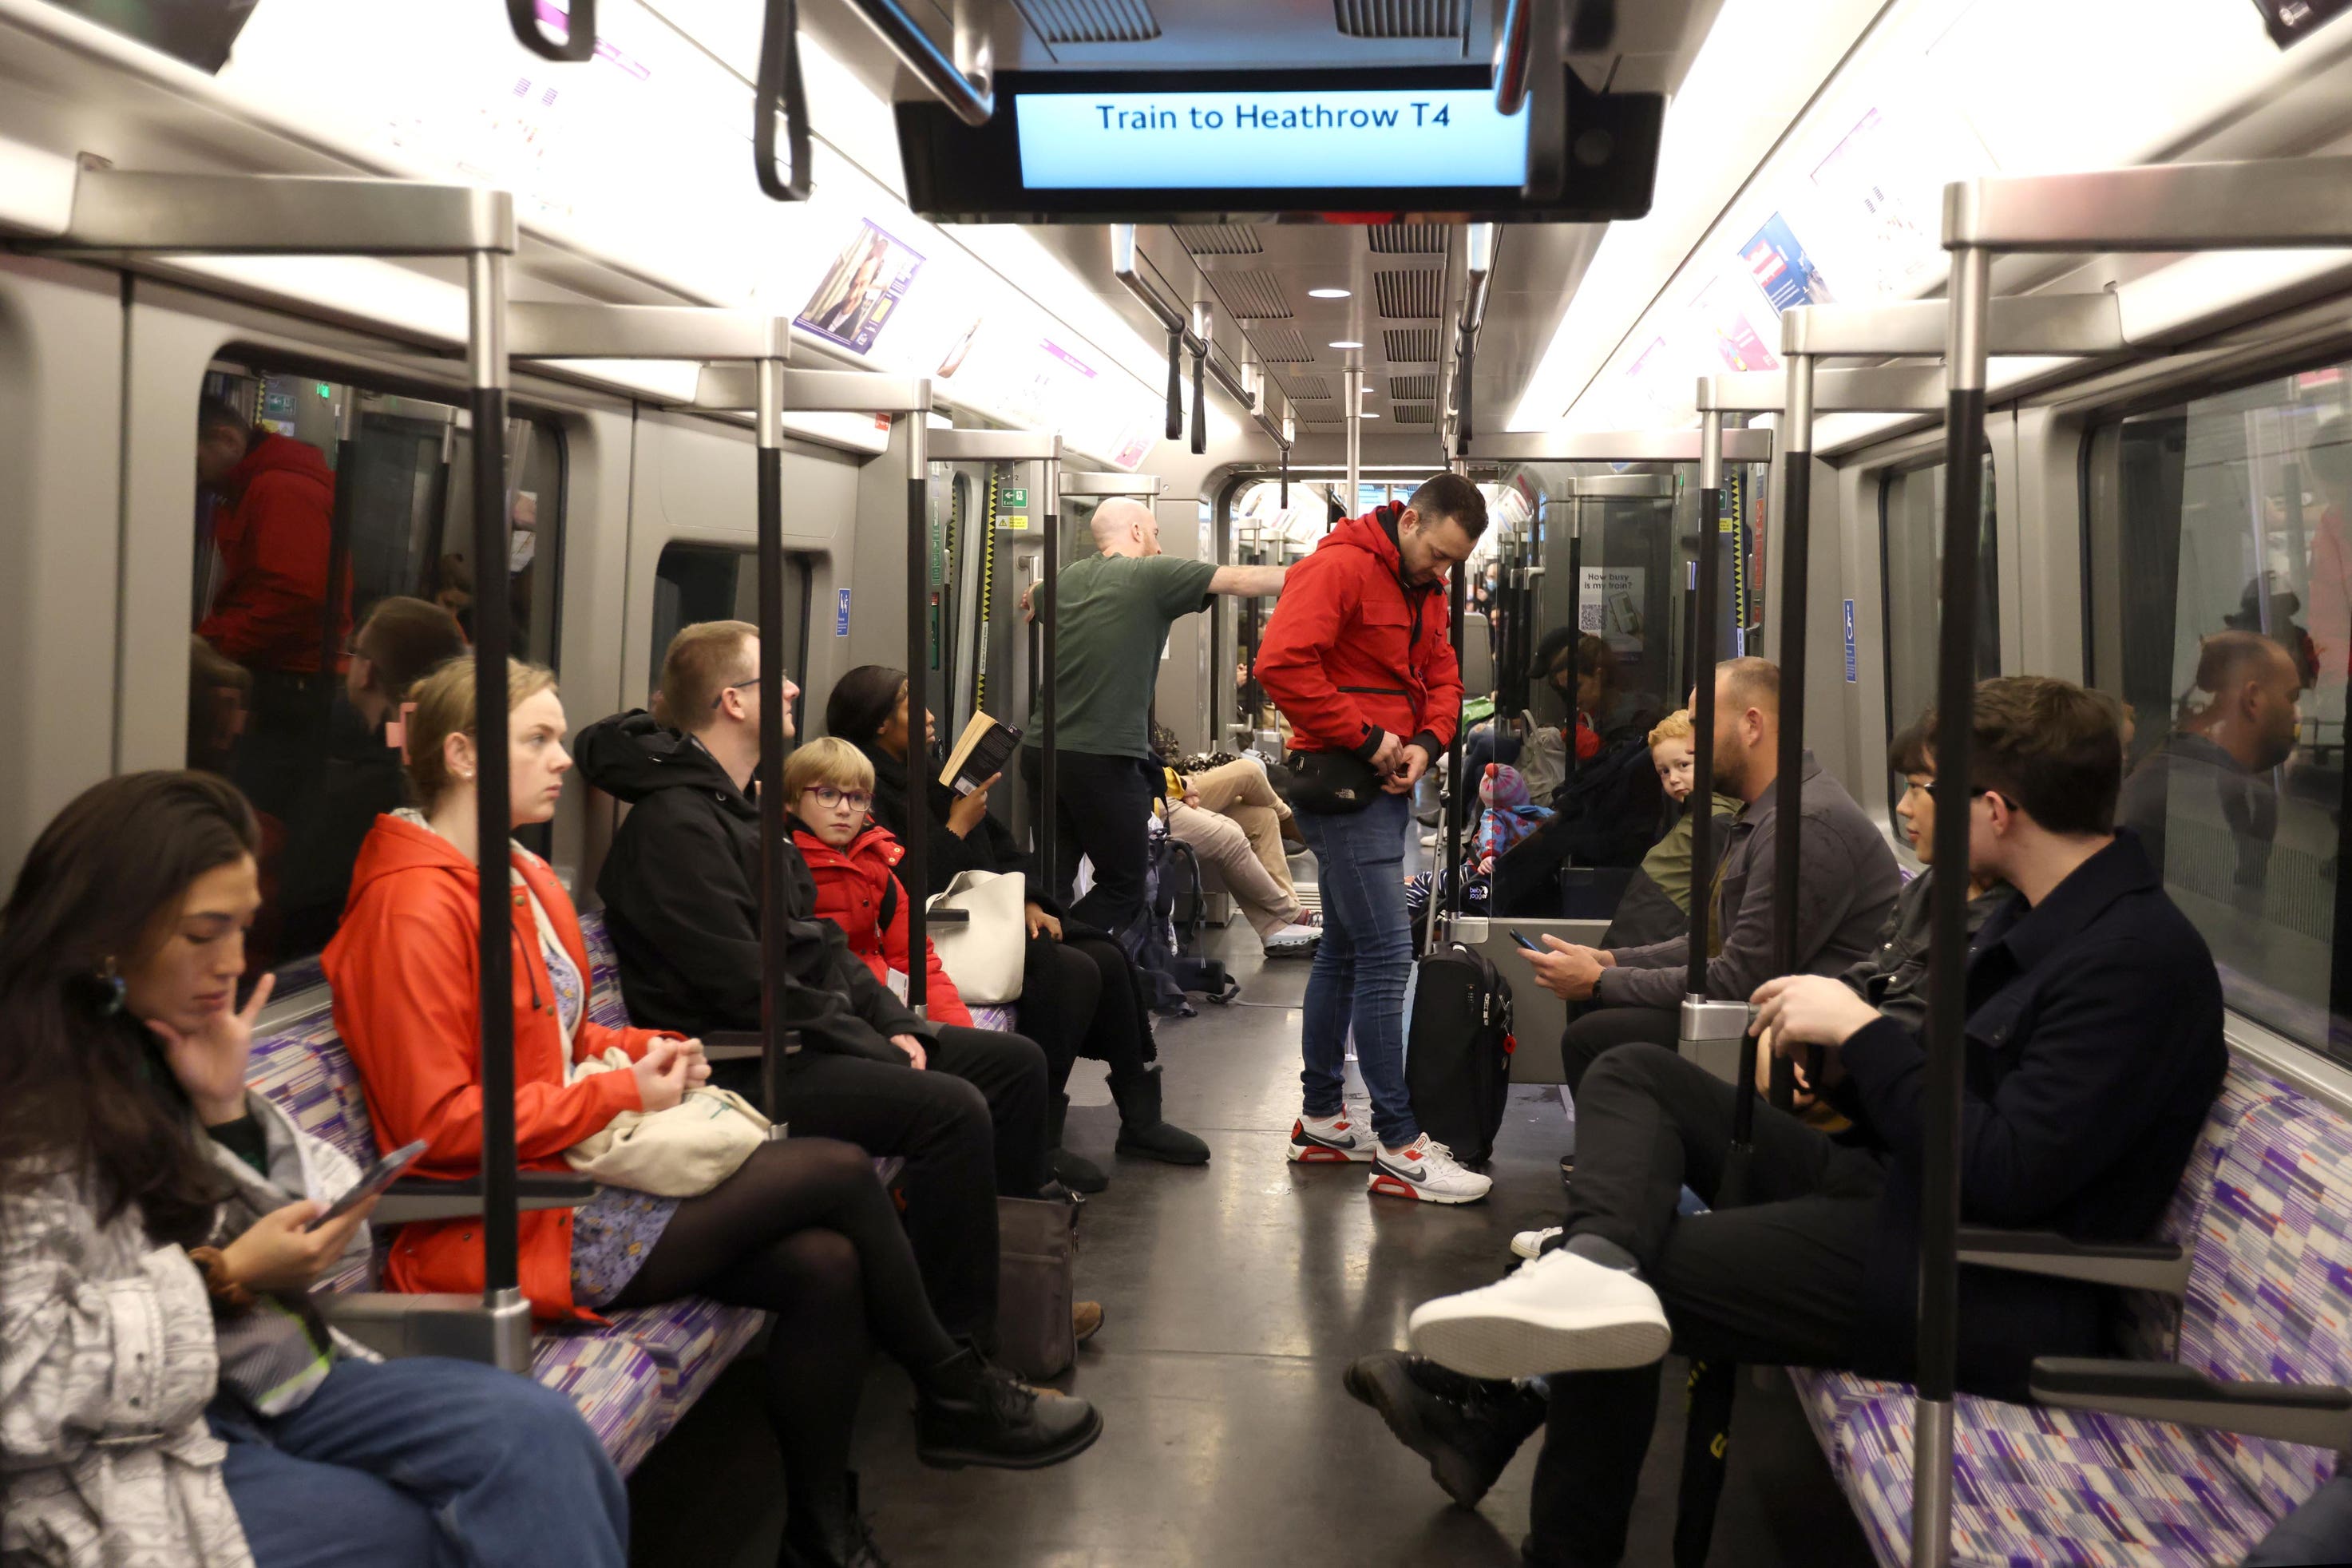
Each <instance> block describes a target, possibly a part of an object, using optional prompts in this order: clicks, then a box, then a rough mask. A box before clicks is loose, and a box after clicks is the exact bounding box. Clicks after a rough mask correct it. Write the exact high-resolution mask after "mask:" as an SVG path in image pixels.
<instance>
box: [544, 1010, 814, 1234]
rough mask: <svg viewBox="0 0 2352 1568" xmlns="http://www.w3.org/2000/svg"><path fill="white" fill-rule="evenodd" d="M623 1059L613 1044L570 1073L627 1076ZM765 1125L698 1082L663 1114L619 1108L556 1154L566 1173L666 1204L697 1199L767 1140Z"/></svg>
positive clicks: (736, 1099)
mask: <svg viewBox="0 0 2352 1568" xmlns="http://www.w3.org/2000/svg"><path fill="white" fill-rule="evenodd" d="M631 1065H632V1064H631V1062H630V1060H629V1053H628V1052H626V1051H625V1050H623V1049H621V1048H620V1047H618V1046H614V1047H611V1048H610V1049H608V1050H606V1051H605V1052H604V1055H603V1056H601V1057H591V1058H589V1059H587V1060H586V1061H583V1062H581V1063H578V1064H577V1065H575V1066H574V1067H573V1068H572V1081H573V1082H577V1081H579V1080H580V1079H583V1078H585V1077H587V1076H588V1075H589V1074H591V1073H600V1072H626V1071H628V1070H629V1068H630V1067H631ZM768 1125H769V1124H768V1119H767V1118H766V1117H764V1116H762V1115H761V1114H760V1113H759V1112H758V1111H756V1110H752V1109H751V1103H750V1101H748V1100H744V1099H743V1097H742V1096H740V1095H739V1094H736V1093H734V1092H733V1091H731V1090H730V1089H719V1088H716V1087H714V1086H713V1085H710V1084H707V1083H706V1084H702V1085H699V1086H698V1087H696V1088H693V1089H688V1090H687V1091H686V1097H685V1098H684V1099H683V1100H679V1101H678V1103H677V1104H676V1105H673V1106H671V1107H670V1108H669V1109H668V1110H656V1111H654V1112H652V1113H650V1114H648V1113H646V1112H645V1111H640V1110H625V1111H623V1112H621V1113H620V1114H619V1115H618V1116H615V1117H614V1118H613V1120H612V1121H608V1122H606V1123H605V1124H604V1127H603V1129H602V1130H600V1131H595V1132H592V1133H590V1134H589V1135H588V1136H587V1137H585V1138H583V1139H582V1140H581V1141H580V1142H577V1143H574V1144H573V1145H572V1147H571V1148H569V1149H566V1150H565V1151H564V1152H563V1157H564V1159H565V1160H566V1161H568V1162H569V1163H571V1166H572V1169H573V1170H575V1171H577V1172H579V1173H581V1174H582V1175H583V1176H591V1177H593V1178H594V1179H595V1180H596V1181H598V1182H601V1183H603V1184H604V1185H606V1186H609V1187H628V1188H631V1189H633V1190H634V1191H636V1192H640V1193H652V1194H656V1196H659V1197H665V1198H693V1197H700V1196H701V1195H702V1194H705V1193H707V1192H709V1190H710V1189H711V1188H713V1187H715V1186H717V1185H718V1184H719V1183H721V1182H723V1181H725V1180H726V1179H727V1178H728V1177H730V1176H731V1175H733V1174H734V1173H735V1172H736V1169H737V1167H739V1166H740V1165H741V1164H742V1163H743V1162H744V1161H746V1160H748V1159H750V1158H751V1152H752V1151H753V1150H755V1149H757V1148H758V1147H759V1146H760V1145H761V1144H762V1143H764V1142H767V1141H768Z"/></svg>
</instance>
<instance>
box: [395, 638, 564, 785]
mask: <svg viewBox="0 0 2352 1568" xmlns="http://www.w3.org/2000/svg"><path fill="white" fill-rule="evenodd" d="M554 689H555V671H553V670H551V669H550V668H547V667H546V666H545V665H541V664H525V663H524V662H523V661H522V660H520V659H519V658H510V659H509V660H507V711H508V712H509V713H511V712H513V711H514V710H516V709H518V708H520V707H521V706H522V705H523V704H524V703H525V702H527V701H529V700H530V699H532V698H534V697H536V696H538V695H539V694H540V693H541V692H542V691H552V690H554ZM408 699H409V706H410V707H411V708H412V709H413V710H414V711H412V712H410V714H409V715H408V719H407V729H406V731H405V732H406V735H407V741H408V747H407V749H408V787H409V789H410V790H411V791H412V792H413V793H414V794H415V796H416V804H417V805H420V806H423V807H424V808H425V810H427V811H430V810H432V809H433V807H434V806H435V805H437V804H438V803H439V802H440V799H441V797H442V796H443V795H446V794H447V793H448V791H449V785H450V783H451V780H450V777H449V758H448V741H449V737H450V736H452V735H464V736H466V737H467V738H468V739H471V738H472V737H473V734H474V661H473V660H472V659H470V658H453V659H451V660H450V661H449V662H448V663H446V664H445V665H443V666H442V667H441V668H438V669H436V670H435V671H434V672H433V673H432V674H430V675H428V676H426V677H425V679H422V680H420V681H418V682H417V683H416V684H415V686H413V687H411V688H410V689H409V692H408Z"/></svg>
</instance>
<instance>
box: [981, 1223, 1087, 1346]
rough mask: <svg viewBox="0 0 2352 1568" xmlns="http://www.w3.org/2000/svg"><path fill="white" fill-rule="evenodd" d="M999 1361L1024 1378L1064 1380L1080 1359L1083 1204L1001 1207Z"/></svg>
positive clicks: (997, 1286)
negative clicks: (1076, 1318) (1073, 1316)
mask: <svg viewBox="0 0 2352 1568" xmlns="http://www.w3.org/2000/svg"><path fill="white" fill-rule="evenodd" d="M996 1234H997V1243H996V1247H997V1251H996V1257H997V1263H996V1340H997V1359H998V1360H999V1361H1001V1362H1003V1363H1004V1364H1005V1365H1006V1366H1008V1367H1011V1368H1012V1369H1013V1371H1014V1372H1016V1373H1020V1374H1021V1375H1022V1376H1023V1377H1025V1378H1030V1379H1033V1380H1036V1379H1044V1378H1049V1377H1059V1376H1060V1375H1061V1374H1062V1373H1066V1372H1067V1371H1069V1370H1070V1367H1071V1365H1072V1363H1075V1362H1076V1360H1077V1359H1078V1338H1077V1331H1076V1326H1075V1325H1074V1324H1073V1323H1072V1322H1071V1320H1070V1312H1071V1310H1072V1309H1073V1308H1074V1307H1075V1306H1076V1304H1077V1299H1078V1202H1077V1200H1076V1198H1063V1199H1060V1200H1058V1201H1048V1200H1045V1199H1042V1198H999V1199H997V1200H996Z"/></svg>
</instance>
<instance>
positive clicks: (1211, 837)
mask: <svg viewBox="0 0 2352 1568" xmlns="http://www.w3.org/2000/svg"><path fill="white" fill-rule="evenodd" d="M1185 782H1186V783H1188V784H1191V785H1192V792H1193V794H1195V795H1198V796H1199V797H1200V801H1201V804H1200V805H1198V806H1197V807H1196V806H1192V805H1185V804H1183V803H1182V802H1181V801H1171V802H1170V803H1169V806H1168V831H1169V832H1171V833H1172V834H1174V835H1175V836H1176V837H1178V838H1179V839H1181V840H1182V841H1183V842H1184V843H1186V844H1188V845H1190V846H1192V853H1194V854H1195V855H1197V856H1199V857H1200V858H1202V860H1203V861H1204V862H1206V863H1207V864H1209V865H1212V866H1214V867H1215V868H1217V871H1218V874H1219V875H1220V876H1222V877H1223V879H1224V883H1225V889H1226V890H1227V891H1228V892H1230V893H1232V894H1233V896H1234V902H1235V903H1237V904H1239V905H1240V906H1241V909H1242V913H1243V914H1244V915H1245V916H1246V917H1248V920H1249V922H1250V925H1251V926H1252V927H1253V928H1254V929H1255V931H1257V933H1258V935H1260V936H1261V937H1263V936H1266V935H1269V934H1271V933H1272V932H1274V931H1279V930H1281V929H1282V928H1283V927H1284V926H1286V925H1288V924H1290V923H1291V922H1292V921H1296V920H1297V918H1298V915H1299V903H1298V894H1297V889H1295V888H1294V887H1293V886H1292V885H1291V880H1290V862H1289V859H1288V858H1287V857H1286V855H1285V854H1284V853H1283V848H1282V825H1283V824H1284V823H1285V822H1286V821H1287V820H1289V817H1290V807H1289V806H1287V805H1284V804H1283V800H1282V797H1281V796H1280V795H1276V794H1275V793H1274V785H1273V784H1269V783H1268V782H1267V781H1266V776H1265V764H1264V763H1259V762H1257V761H1255V759H1252V758H1249V757H1243V758H1240V759H1238V760H1236V761H1234V762H1230V763H1225V764H1224V765H1223V767H1216V768H1211V769H1209V770H1208V771H1207V772H1205V773H1194V774H1193V775H1192V777H1191V778H1189V779H1188V780H1186V781H1185Z"/></svg>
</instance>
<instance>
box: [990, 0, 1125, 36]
mask: <svg viewBox="0 0 2352 1568" xmlns="http://www.w3.org/2000/svg"><path fill="white" fill-rule="evenodd" d="M1015 3H1016V4H1017V5H1020V7H1021V14H1022V15H1023V16H1026V17H1028V18H1029V25H1030V26H1033V27H1034V28H1036V29H1037V34H1038V36H1039V37H1042V38H1044V39H1045V41H1046V42H1047V43H1049V44H1141V43H1148V42H1150V40H1151V39H1153V38H1156V37H1159V36H1160V18H1159V17H1157V16H1153V15H1152V14H1151V7H1150V6H1149V5H1145V4H1144V3H1143V0H1015Z"/></svg>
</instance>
